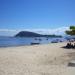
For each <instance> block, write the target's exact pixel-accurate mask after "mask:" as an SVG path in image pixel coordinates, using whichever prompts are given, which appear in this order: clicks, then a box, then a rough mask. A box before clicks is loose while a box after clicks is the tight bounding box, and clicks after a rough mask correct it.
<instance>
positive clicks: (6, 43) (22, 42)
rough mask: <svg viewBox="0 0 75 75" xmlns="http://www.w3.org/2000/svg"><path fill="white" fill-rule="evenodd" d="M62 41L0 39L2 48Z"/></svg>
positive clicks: (37, 38) (18, 38)
mask: <svg viewBox="0 0 75 75" xmlns="http://www.w3.org/2000/svg"><path fill="white" fill-rule="evenodd" d="M56 40H59V41H60V40H62V41H64V38H46V37H33V38H20V37H0V47H11V46H23V45H31V43H40V44H47V43H51V42H52V41H56Z"/></svg>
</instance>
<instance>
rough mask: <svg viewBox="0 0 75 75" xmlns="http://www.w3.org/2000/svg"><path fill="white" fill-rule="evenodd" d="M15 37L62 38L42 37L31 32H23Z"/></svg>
mask: <svg viewBox="0 0 75 75" xmlns="http://www.w3.org/2000/svg"><path fill="white" fill-rule="evenodd" d="M15 37H62V36H59V35H42V34H38V33H34V32H29V31H21V32H19V33H18V34H16V35H15Z"/></svg>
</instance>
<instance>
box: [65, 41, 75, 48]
mask: <svg viewBox="0 0 75 75" xmlns="http://www.w3.org/2000/svg"><path fill="white" fill-rule="evenodd" d="M66 48H73V49H75V41H69V42H68V43H67V45H66Z"/></svg>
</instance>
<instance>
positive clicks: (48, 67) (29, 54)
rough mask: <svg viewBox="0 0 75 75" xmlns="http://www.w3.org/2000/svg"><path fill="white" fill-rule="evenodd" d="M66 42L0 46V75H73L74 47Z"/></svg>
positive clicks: (74, 69) (74, 72) (74, 74)
mask: <svg viewBox="0 0 75 75" xmlns="http://www.w3.org/2000/svg"><path fill="white" fill-rule="evenodd" d="M65 45H66V43H55V44H46V45H34V46H20V47H8V48H0V75H75V67H73V66H68V63H69V62H71V61H73V60H75V50H74V49H64V48H61V47H62V46H65Z"/></svg>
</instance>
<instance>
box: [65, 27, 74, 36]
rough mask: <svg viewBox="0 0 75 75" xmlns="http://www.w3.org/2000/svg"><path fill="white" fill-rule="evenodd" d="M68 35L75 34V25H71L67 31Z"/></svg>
mask: <svg viewBox="0 0 75 75" xmlns="http://www.w3.org/2000/svg"><path fill="white" fill-rule="evenodd" d="M65 33H66V34H68V35H75V26H70V30H68V31H65Z"/></svg>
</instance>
